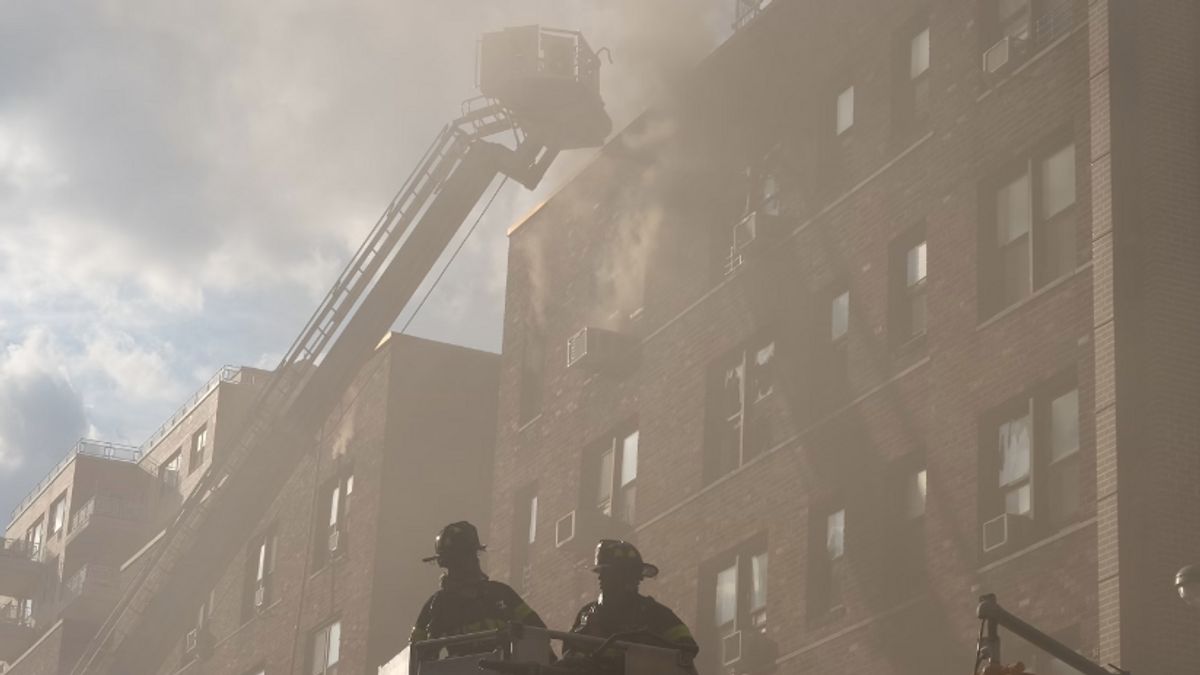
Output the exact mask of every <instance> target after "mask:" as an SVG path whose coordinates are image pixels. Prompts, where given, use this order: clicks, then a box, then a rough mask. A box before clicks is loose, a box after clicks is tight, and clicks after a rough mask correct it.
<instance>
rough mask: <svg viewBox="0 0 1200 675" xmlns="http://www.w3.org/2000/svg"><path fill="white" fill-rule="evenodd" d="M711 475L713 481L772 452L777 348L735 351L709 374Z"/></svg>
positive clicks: (761, 344)
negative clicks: (771, 406)
mask: <svg viewBox="0 0 1200 675" xmlns="http://www.w3.org/2000/svg"><path fill="white" fill-rule="evenodd" d="M710 377H711V386H712V389H711V390H710V391H711V392H712V393H711V395H710V413H709V415H710V428H711V432H710V441H709V448H710V451H709V475H710V478H714V479H715V478H717V477H720V476H722V475H724V474H726V473H729V472H730V471H733V470H734V469H736V468H738V467H739V466H741V465H743V464H745V463H746V462H748V461H750V460H751V459H753V458H754V457H756V456H758V454H759V453H761V452H762V451H764V450H766V449H767V448H768V447H770V444H771V443H772V442H773V440H774V439H773V437H772V435H771V431H770V426H769V425H770V418H769V415H768V405H767V401H768V400H769V399H770V398H771V396H772V395H773V394H774V392H775V380H776V374H775V342H774V341H767V340H761V339H760V340H758V341H756V342H753V343H751V345H750V346H749V347H747V348H743V349H738V350H735V351H734V352H733V353H732V354H730V355H728V356H726V357H725V358H724V359H722V360H721V361H719V362H718V363H717V364H716V366H715V367H714V369H713V372H712V374H711V375H710Z"/></svg>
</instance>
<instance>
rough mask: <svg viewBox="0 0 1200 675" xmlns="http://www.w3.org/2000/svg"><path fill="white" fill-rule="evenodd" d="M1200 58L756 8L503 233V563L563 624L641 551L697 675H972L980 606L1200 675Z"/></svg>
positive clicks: (1138, 13)
mask: <svg viewBox="0 0 1200 675" xmlns="http://www.w3.org/2000/svg"><path fill="white" fill-rule="evenodd" d="M1197 29H1200V8H1198V7H1197V6H1195V3H1188V2H1172V1H1162V2H1151V3H1141V2H1139V3H1130V2H1124V1H1121V0H1090V1H1089V0H1053V1H1051V0H1043V1H1041V2H1038V1H1034V2H1020V1H1014V2H1002V1H996V0H985V1H980V2H975V1H972V2H960V1H957V0H955V1H950V0H934V1H932V2H929V1H925V2H918V1H916V0H902V1H898V2H886V3H881V2H877V1H875V0H849V1H844V2H784V1H776V2H774V3H771V4H770V5H769V6H768V7H766V8H765V9H764V10H763V11H762V12H761V13H760V14H759V15H758V16H757V17H756V18H755V19H754V20H752V21H749V22H748V23H747V25H746V26H745V27H744V28H742V29H741V30H739V31H738V32H737V33H735V35H734V36H733V37H732V38H731V39H730V40H728V41H727V42H726V43H725V44H724V45H722V46H721V47H720V48H719V49H718V50H717V51H716V52H715V53H714V54H713V55H711V56H710V57H709V58H708V59H707V60H706V61H705V62H704V63H702V64H701V65H700V67H699V68H698V69H697V70H696V72H694V73H692V74H691V75H690V76H689V78H688V79H687V81H686V82H684V83H682V84H681V86H680V87H679V89H678V91H675V92H673V94H672V95H671V96H670V97H668V98H667V100H665V101H664V102H663V103H662V104H661V105H660V106H658V107H657V108H656V109H653V110H651V111H649V112H647V113H646V114H645V115H643V116H642V117H641V118H640V119H638V120H637V121H636V122H635V123H633V124H632V125H631V126H630V127H629V128H627V129H625V130H624V131H623V132H622V133H621V134H619V135H618V136H617V138H616V139H614V140H613V141H612V142H610V144H609V145H608V146H607V147H606V148H605V149H604V151H602V152H601V153H600V155H599V156H598V158H597V159H596V160H595V161H594V162H593V163H592V164H591V165H590V166H589V167H587V168H586V169H585V170H584V171H583V172H581V174H580V175H579V176H578V177H576V178H575V179H574V180H573V181H571V182H570V183H569V184H568V185H566V186H565V187H564V188H563V189H562V190H561V191H560V192H559V193H558V194H557V195H555V196H554V197H552V198H551V199H549V200H548V201H547V202H546V203H545V204H544V205H542V206H541V207H539V209H538V210H537V211H536V212H535V213H534V214H533V215H531V216H530V217H529V218H528V219H526V220H524V221H523V222H521V223H519V224H518V225H517V226H515V227H514V228H513V230H512V231H511V233H510V256H509V280H508V291H507V292H508V297H507V304H506V308H507V309H506V318H505V330H504V354H503V358H502V363H501V377H500V403H499V413H500V428H499V437H498V446H497V452H496V474H495V488H494V498H493V514H494V517H493V525H492V551H493V553H492V556H491V566H492V569H493V570H494V571H495V572H497V573H498V576H500V577H501V578H506V579H508V580H510V581H511V582H512V583H513V584H514V585H515V586H517V587H519V588H522V589H524V592H525V594H526V598H527V600H528V601H529V602H530V603H531V604H532V605H533V606H534V607H535V608H536V609H538V611H539V612H541V613H542V615H543V616H544V617H546V618H547V620H548V621H550V622H551V623H552V624H555V625H557V626H566V625H569V622H570V620H571V618H572V617H573V615H574V611H575V610H576V609H577V608H578V607H579V606H580V605H581V604H582V603H583V602H584V601H585V600H586V599H587V598H589V597H592V596H593V595H594V593H595V581H594V576H593V575H592V574H591V573H590V572H589V571H588V566H589V565H588V563H589V561H588V557H589V555H590V551H591V546H592V545H594V543H595V541H596V539H597V538H599V537H603V536H623V537H628V538H631V539H633V540H634V541H636V542H637V543H638V544H639V546H640V547H641V548H642V551H643V553H644V554H645V555H646V557H647V559H649V560H650V561H652V562H655V563H657V564H658V565H659V566H660V567H662V568H663V574H662V575H661V576H660V577H659V578H658V579H656V580H655V581H653V582H647V583H646V585H645V588H644V590H645V591H647V592H649V593H651V594H653V595H655V596H656V597H658V598H659V599H660V600H663V601H665V602H667V603H668V604H670V605H671V606H673V607H674V608H676V609H677V611H678V612H679V613H680V615H681V616H683V617H684V618H685V619H686V620H688V621H689V623H690V624H691V625H692V628H693V631H694V632H695V633H696V634H697V635H698V637H699V638H700V641H701V645H702V654H703V656H702V666H703V669H704V670H705V671H707V672H719V669H720V667H721V665H722V661H728V662H731V663H733V662H737V661H738V656H739V646H740V648H741V658H742V660H741V661H740V662H739V665H737V668H739V669H742V670H754V669H756V668H758V667H759V666H761V665H762V662H763V661H767V660H770V661H774V662H775V663H776V664H777V665H778V666H779V672H783V673H806V672H821V673H841V672H847V673H848V672H878V673H918V672H921V673H924V672H937V673H953V672H965V669H966V668H967V665H968V661H969V660H970V659H971V658H972V655H973V644H974V637H975V633H976V631H977V628H978V626H977V623H976V621H975V620H974V607H975V604H976V601H977V596H978V595H979V594H981V593H984V592H995V593H997V594H998V595H999V597H1000V600H1001V602H1002V603H1004V604H1005V605H1006V606H1008V607H1009V608H1010V609H1012V610H1013V611H1015V612H1017V613H1018V614H1020V615H1022V616H1024V617H1026V618H1027V619H1029V620H1030V621H1032V622H1033V623H1035V624H1036V625H1038V626H1039V627H1041V628H1043V629H1044V630H1046V631H1047V632H1049V633H1051V634H1053V635H1056V636H1058V637H1059V638H1060V639H1061V640H1063V641H1064V642H1066V643H1068V644H1070V645H1071V646H1073V647H1074V648H1076V649H1078V650H1079V651H1080V652H1081V653H1083V654H1085V655H1087V656H1090V657H1091V658H1093V659H1095V660H1098V661H1101V662H1120V663H1122V664H1123V665H1124V666H1125V667H1127V668H1130V669H1132V670H1133V671H1134V672H1183V671H1184V670H1186V668H1185V667H1184V665H1183V664H1190V663H1196V662H1200V647H1198V646H1197V644H1198V642H1197V641H1196V640H1195V639H1194V638H1195V636H1196V635H1197V634H1200V633H1198V631H1200V617H1198V616H1196V615H1195V614H1189V613H1188V611H1187V609H1186V608H1185V607H1184V606H1183V605H1182V603H1180V602H1178V600H1177V599H1175V598H1173V597H1172V596H1173V591H1172V587H1171V581H1172V575H1173V571H1174V570H1175V569H1178V568H1179V567H1180V566H1182V565H1183V564H1185V563H1188V562H1193V561H1197V560H1200V536H1197V535H1200V523H1198V522H1197V520H1196V514H1197V513H1200V509H1198V508H1197V507H1198V506H1200V491H1197V489H1196V487H1195V486H1196V485H1197V484H1198V482H1200V435H1198V434H1200V349H1197V347H1198V346H1200V315H1197V311H1198V310H1197V308H1198V307H1200V263H1197V260H1200V257H1198V254H1200V250H1198V248H1197V247H1198V246H1200V227H1197V225H1196V218H1197V214H1198V213H1200V209H1198V208H1197V206H1198V204H1197V203H1196V202H1197V199H1198V198H1200V190H1198V189H1197V186H1198V185H1200V181H1198V180H1197V179H1198V178H1200V176H1198V175H1197V172H1198V168H1200V152H1198V151H1200V147H1198V136H1200V123H1198V122H1200V119H1198V113H1200V101H1198V100H1197V99H1198V96H1200V78H1198V77H1197V73H1198V72H1200V71H1198V69H1197V66H1198V65H1200V44H1198V43H1197V41H1196V40H1195V39H1194V36H1195V35H1197V34H1198V33H1197ZM584 329H586V331H585V330H584ZM1118 497H1119V498H1120V503H1119V505H1118V501H1117V500H1118ZM759 635H765V636H766V637H767V638H768V639H769V642H764V641H762V640H760V639H757V636H759ZM772 645H773V646H772ZM1006 648H1007V656H1008V657H1010V658H1015V657H1022V658H1024V659H1025V660H1026V662H1027V663H1031V665H1033V666H1035V667H1037V668H1040V669H1039V670H1038V671H1037V672H1043V671H1050V672H1066V671H1061V670H1059V669H1061V668H1063V666H1062V664H1057V663H1054V662H1052V661H1051V660H1050V659H1048V658H1047V657H1045V656H1038V655H1036V654H1035V653H1034V651H1033V649H1032V648H1031V647H1029V646H1028V645H1024V644H1021V643H1020V641H1018V640H1009V641H1008V642H1006Z"/></svg>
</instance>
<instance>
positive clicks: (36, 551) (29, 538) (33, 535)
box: [25, 518, 46, 560]
mask: <svg viewBox="0 0 1200 675" xmlns="http://www.w3.org/2000/svg"><path fill="white" fill-rule="evenodd" d="M45 531H46V523H45V522H43V521H42V519H41V518H38V519H37V522H35V523H34V524H33V525H30V526H29V529H27V530H25V542H26V544H27V545H28V546H29V556H30V557H31V558H33V559H34V560H41V558H42V537H43V535H44V534H45Z"/></svg>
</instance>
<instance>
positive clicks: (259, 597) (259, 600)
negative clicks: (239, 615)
mask: <svg viewBox="0 0 1200 675" xmlns="http://www.w3.org/2000/svg"><path fill="white" fill-rule="evenodd" d="M266 603H267V587H266V585H265V584H263V583H262V582H259V584H258V588H256V589H254V606H255V608H257V609H262V607H263V605H265V604H266Z"/></svg>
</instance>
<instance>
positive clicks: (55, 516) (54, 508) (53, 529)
mask: <svg viewBox="0 0 1200 675" xmlns="http://www.w3.org/2000/svg"><path fill="white" fill-rule="evenodd" d="M66 524H67V493H66V492H64V493H62V494H61V495H59V496H58V498H57V499H55V500H54V501H53V502H52V503H51V504H50V536H52V537H57V536H59V535H60V534H62V531H63V528H64V527H66Z"/></svg>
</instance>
